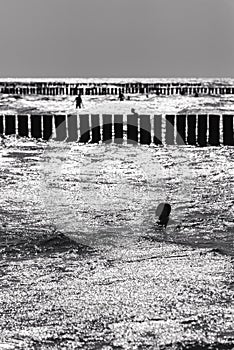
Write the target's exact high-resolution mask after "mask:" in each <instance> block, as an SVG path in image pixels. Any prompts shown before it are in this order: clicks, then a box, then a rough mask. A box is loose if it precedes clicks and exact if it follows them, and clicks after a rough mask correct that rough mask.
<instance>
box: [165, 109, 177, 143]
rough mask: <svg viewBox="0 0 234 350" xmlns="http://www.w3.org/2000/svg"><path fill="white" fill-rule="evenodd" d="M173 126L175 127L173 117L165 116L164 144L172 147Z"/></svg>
mask: <svg viewBox="0 0 234 350" xmlns="http://www.w3.org/2000/svg"><path fill="white" fill-rule="evenodd" d="M174 126H175V116H174V115H169V114H167V115H166V137H165V140H166V144H167V145H174V143H175V142H174Z"/></svg>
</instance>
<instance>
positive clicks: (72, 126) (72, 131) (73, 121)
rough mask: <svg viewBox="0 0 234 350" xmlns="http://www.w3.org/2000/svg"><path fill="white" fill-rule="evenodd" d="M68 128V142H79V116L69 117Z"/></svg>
mask: <svg viewBox="0 0 234 350" xmlns="http://www.w3.org/2000/svg"><path fill="white" fill-rule="evenodd" d="M67 126H68V138H67V142H70V141H77V139H78V128H77V115H76V114H69V115H68V116H67Z"/></svg>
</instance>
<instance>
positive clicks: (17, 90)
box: [0, 81, 234, 96]
mask: <svg viewBox="0 0 234 350" xmlns="http://www.w3.org/2000/svg"><path fill="white" fill-rule="evenodd" d="M0 93H1V94H12V95H48V96H60V95H65V96H67V95H68V96H69V95H77V94H81V95H118V94H119V93H123V94H129V95H131V94H156V95H158V96H170V95H195V96H197V95H198V96H199V95H226V94H234V85H227V84H222V82H219V83H207V82H170V81H168V82H154V83H153V82H148V83H146V82H111V81H108V82H107V83H105V82H104V81H102V82H87V81H86V82H79V83H70V82H65V81H64V82H63V81H58V82H48V81H46V82H45V81H0Z"/></svg>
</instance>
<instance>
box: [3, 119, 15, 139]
mask: <svg viewBox="0 0 234 350" xmlns="http://www.w3.org/2000/svg"><path fill="white" fill-rule="evenodd" d="M15 131H16V128H15V115H5V135H12V134H15Z"/></svg>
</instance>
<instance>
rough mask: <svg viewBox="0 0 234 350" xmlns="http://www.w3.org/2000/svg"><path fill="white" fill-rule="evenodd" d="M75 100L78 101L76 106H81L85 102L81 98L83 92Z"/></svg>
mask: <svg viewBox="0 0 234 350" xmlns="http://www.w3.org/2000/svg"><path fill="white" fill-rule="evenodd" d="M75 102H76V108H81V106H82V104H83V102H82V98H81V94H79V95H78V96H77V97H76V98H75Z"/></svg>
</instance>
